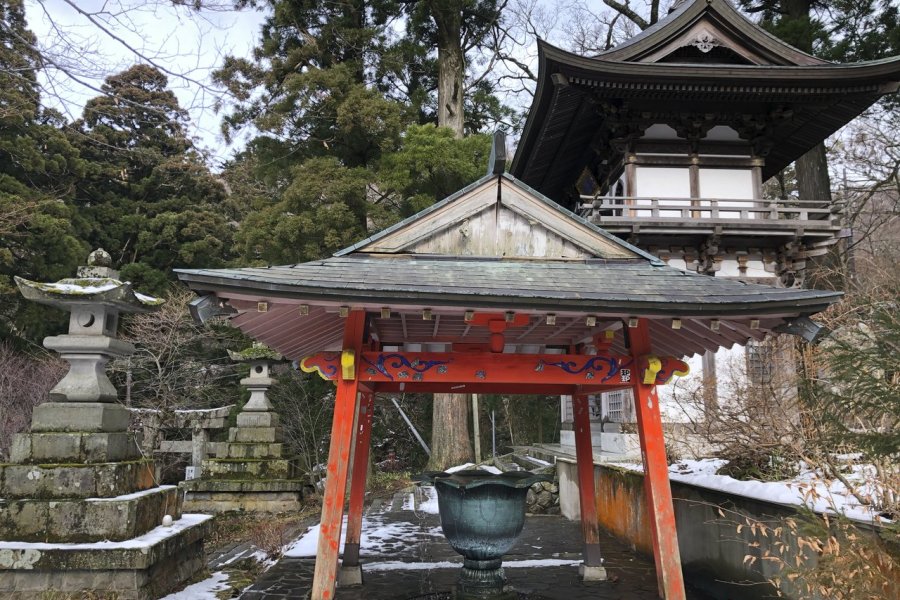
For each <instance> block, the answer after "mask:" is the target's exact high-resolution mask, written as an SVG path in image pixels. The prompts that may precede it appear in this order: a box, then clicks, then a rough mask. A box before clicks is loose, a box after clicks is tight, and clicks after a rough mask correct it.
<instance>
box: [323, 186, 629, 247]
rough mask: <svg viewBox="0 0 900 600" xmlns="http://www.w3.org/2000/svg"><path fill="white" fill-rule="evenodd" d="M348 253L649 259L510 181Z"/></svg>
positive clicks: (474, 191)
mask: <svg viewBox="0 0 900 600" xmlns="http://www.w3.org/2000/svg"><path fill="white" fill-rule="evenodd" d="M348 250H351V251H353V252H363V253H374V254H427V255H446V256H485V257H509V258H544V259H580V260H584V259H588V258H610V259H623V258H639V257H644V258H646V256H644V255H643V253H641V252H640V251H638V250H636V249H633V248H631V247H630V246H628V245H627V244H624V243H623V242H621V241H619V240H618V239H616V238H614V237H613V236H611V235H609V234H606V233H604V232H602V231H599V230H598V229H597V228H596V227H594V226H593V225H590V224H589V223H587V222H586V221H583V220H581V219H579V218H578V217H576V216H575V215H573V214H572V213H569V212H568V211H566V210H564V209H563V208H562V207H560V206H558V205H556V204H555V203H553V202H551V201H549V200H547V199H546V198H543V197H540V196H539V195H538V194H537V193H536V192H534V191H533V190H531V189H529V188H527V187H526V186H524V185H523V184H521V183H520V182H518V181H516V180H515V179H513V178H512V177H510V176H508V175H506V176H494V177H488V178H485V179H484V180H482V181H481V182H479V183H478V184H477V185H474V186H472V187H470V188H469V189H468V190H467V191H465V192H464V193H463V194H461V195H458V196H455V197H451V198H448V199H447V200H445V201H443V202H441V203H439V204H437V205H435V206H433V207H431V208H430V209H427V210H425V211H423V212H422V213H419V215H417V216H415V217H413V218H411V219H409V220H407V221H405V222H403V223H400V224H399V225H398V226H395V227H393V228H391V229H388V230H386V231H385V232H382V234H379V235H377V236H374V237H372V238H370V239H369V240H367V241H364V242H362V243H360V244H357V245H356V246H354V247H353V248H352V249H348ZM345 253H347V251H344V252H341V253H338V254H339V255H341V254H345Z"/></svg>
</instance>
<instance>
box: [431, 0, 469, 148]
mask: <svg viewBox="0 0 900 600" xmlns="http://www.w3.org/2000/svg"><path fill="white" fill-rule="evenodd" d="M432 16H433V18H434V22H435V25H437V40H438V49H437V50H438V126H440V127H449V128H450V129H452V130H453V133H454V135H455V136H456V137H457V138H462V137H463V125H464V124H465V115H464V109H463V93H464V91H465V90H464V87H463V86H464V78H465V71H466V56H465V52H464V51H463V48H462V40H461V38H462V6H460V3H459V2H448V1H446V0H444V1H440V0H438V1H436V2H433V3H432Z"/></svg>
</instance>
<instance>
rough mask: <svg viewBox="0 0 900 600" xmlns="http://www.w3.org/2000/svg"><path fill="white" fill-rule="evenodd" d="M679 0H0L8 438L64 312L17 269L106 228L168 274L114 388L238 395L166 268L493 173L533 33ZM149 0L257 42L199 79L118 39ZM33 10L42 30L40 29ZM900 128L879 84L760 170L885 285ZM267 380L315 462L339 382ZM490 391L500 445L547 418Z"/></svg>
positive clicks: (899, 30) (830, 43)
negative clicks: (238, 20)
mask: <svg viewBox="0 0 900 600" xmlns="http://www.w3.org/2000/svg"><path fill="white" fill-rule="evenodd" d="M26 4H28V6H26ZM670 4H671V2H666V1H662V2H660V0H646V1H643V0H638V1H629V0H625V1H623V2H618V1H616V0H604V1H603V2H600V1H599V0H595V1H588V0H572V1H559V2H551V1H538V0H445V1H441V0H346V1H343V0H292V1H288V0H235V2H233V3H230V2H216V1H215V0H211V1H209V2H207V1H204V0H195V1H192V2H187V1H183V0H171V1H166V0H155V1H154V2H141V3H129V2H127V1H123V2H109V3H102V4H101V3H97V7H96V10H95V9H94V8H91V6H92V5H91V3H83V2H74V1H69V0H60V1H58V2H49V1H47V2H37V1H35V2H31V3H25V2H23V1H22V0H4V1H0V457H2V455H3V453H4V452H5V449H6V447H7V445H8V441H9V436H10V435H11V433H13V432H14V431H17V430H21V429H22V428H24V427H25V426H27V424H28V422H29V420H30V409H31V407H32V406H33V405H34V404H36V403H38V402H40V401H42V400H43V399H44V398H45V397H46V391H47V389H49V387H51V386H52V385H53V383H54V382H55V380H56V379H57V378H58V377H59V375H60V373H61V366H60V365H59V363H58V362H57V361H56V360H55V359H54V358H53V357H50V356H48V355H46V354H45V353H43V351H42V350H41V348H40V341H41V339H42V338H43V337H44V336H45V335H51V334H55V333H59V332H61V331H62V330H63V329H64V326H65V318H64V317H65V315H63V314H61V313H57V312H53V311H51V310H48V309H45V308H43V307H41V306H38V305H34V304H27V303H25V302H23V301H22V299H21V297H20V296H19V294H18V292H17V291H16V289H15V286H14V285H13V282H12V277H13V275H18V276H21V277H25V278H27V279H32V280H37V281H55V280H57V279H59V278H61V277H66V276H71V275H73V274H74V271H75V268H76V267H77V265H79V264H82V263H83V262H84V259H85V257H86V256H87V254H88V252H90V251H91V250H92V249H94V248H98V247H102V248H104V249H105V250H106V251H107V252H109V253H110V254H111V255H112V257H113V260H114V263H115V264H116V266H118V267H119V268H120V270H121V273H122V278H123V279H124V280H128V281H132V282H133V283H134V284H135V287H136V288H137V289H139V290H141V291H144V292H147V293H152V294H157V295H161V296H165V297H167V298H169V303H168V304H167V307H166V308H165V309H163V310H162V311H161V312H160V313H158V314H156V315H151V316H140V317H136V318H133V319H131V320H129V321H127V322H126V323H125V325H124V335H125V336H126V337H128V338H129V339H131V340H133V341H134V342H135V343H136V344H137V345H138V348H139V349H138V352H137V353H136V354H135V356H133V357H132V358H130V359H128V360H124V361H120V362H118V363H116V364H114V365H112V370H113V374H114V376H115V378H116V381H117V383H118V384H119V388H120V390H123V396H124V397H123V400H124V401H125V402H126V403H128V404H129V405H132V406H136V407H149V408H156V409H160V410H163V411H171V410H174V409H178V408H192V409H193V408H208V407H215V406H223V405H227V404H232V403H234V402H235V401H238V403H240V400H241V397H240V394H241V392H240V390H239V389H238V387H237V383H236V382H237V380H238V379H239V378H240V377H241V373H240V372H239V369H237V368H234V367H232V366H231V365H230V364H229V362H228V359H227V355H226V350H227V349H233V350H240V349H242V348H245V347H247V346H248V345H249V344H250V340H248V339H246V338H244V337H243V336H241V335H240V334H239V333H238V332H236V331H235V330H233V329H231V328H229V327H227V325H225V324H223V323H214V324H211V325H207V326H202V327H201V326H198V325H196V324H195V323H193V322H192V321H191V320H190V317H189V316H188V313H187V310H186V303H187V301H188V300H189V299H190V294H189V293H186V292H185V291H184V290H183V289H179V288H178V287H177V285H175V283H174V277H173V275H172V269H173V268H178V267H186V268H190V267H209V268H215V267H226V266H251V265H266V264H287V263H298V262H303V261H307V260H312V259H316V258H321V257H324V256H328V255H330V254H331V253H332V252H334V251H336V250H338V249H340V248H342V247H345V246H348V245H350V244H352V243H354V242H355V241H357V240H359V239H362V238H364V237H365V236H366V235H367V233H368V232H372V231H377V230H379V229H381V228H383V227H386V226H388V225H390V224H392V223H394V222H396V221H398V220H400V219H402V218H404V217H406V216H409V215H411V214H413V213H415V212H416V211H418V210H421V209H423V208H425V207H427V206H429V205H430V204H432V203H434V202H435V201H438V200H440V199H442V198H443V197H445V196H447V195H449V194H450V193H452V192H454V191H456V190H457V189H459V188H461V187H463V186H465V185H467V184H468V183H471V182H472V181H474V180H475V179H477V178H478V177H479V176H481V175H482V174H483V173H484V170H485V167H486V165H487V158H488V152H489V145H490V135H489V134H490V132H492V131H495V130H498V129H502V130H505V131H507V132H508V133H509V134H511V139H513V140H514V139H515V137H516V136H517V134H518V131H519V129H520V127H521V125H522V123H523V119H524V115H525V111H526V110H527V107H528V105H529V104H530V100H531V96H530V94H531V91H532V89H533V86H534V82H535V80H536V77H537V72H536V43H535V41H536V39H537V38H538V37H540V38H543V39H547V40H549V41H551V42H552V43H555V44H557V45H559V46H561V47H563V48H565V49H568V50H572V51H575V52H579V53H584V54H592V53H596V52H599V51H602V50H604V49H606V48H609V47H612V46H614V45H615V44H616V43H618V42H620V41H622V40H624V39H627V38H628V37H630V36H632V35H634V34H636V33H638V32H639V31H640V30H642V29H645V28H647V27H649V26H651V25H652V24H653V23H655V22H656V21H657V20H659V19H660V18H662V17H663V16H664V15H665V14H666V12H667V10H668V8H669V5H670ZM148 5H149V6H154V5H155V6H157V7H158V8H160V9H162V8H165V9H166V10H176V11H178V14H179V18H182V19H184V20H185V21H186V22H191V21H192V20H202V19H204V18H207V17H208V16H209V15H210V14H214V13H217V12H222V11H237V13H238V14H251V13H252V14H253V15H255V16H254V17H253V22H254V23H259V22H260V21H261V22H262V25H261V26H260V28H259V31H258V35H257V43H256V45H255V47H254V49H253V50H252V52H251V53H249V54H248V55H246V56H229V55H221V56H218V57H217V58H216V64H215V65H214V67H215V68H214V72H213V74H212V76H211V77H210V78H208V79H206V78H204V79H199V78H197V77H195V75H194V72H193V71H192V70H190V69H185V68H182V67H178V66H173V64H175V63H172V62H170V61H168V60H167V58H166V57H165V56H161V55H158V54H154V55H150V54H148V53H146V52H145V51H144V50H142V48H140V47H137V46H135V45H134V44H133V43H128V42H126V41H124V40H125V39H126V37H125V36H124V35H123V33H122V32H128V33H129V34H134V35H140V33H141V28H142V27H144V26H145V25H146V22H145V21H142V20H139V19H137V18H136V17H135V15H136V14H137V13H135V12H134V11H136V10H137V7H142V10H146V8H147V6H148ZM739 5H740V6H739V7H740V8H741V9H742V10H743V11H745V14H747V15H748V17H749V18H751V19H755V20H757V21H758V22H760V23H761V24H762V25H763V26H764V27H765V28H767V29H768V30H770V31H771V32H772V33H774V34H775V35H777V36H779V37H781V38H782V39H785V40H786V41H788V42H789V43H791V44H793V45H794V46H796V47H798V48H800V49H803V50H806V51H808V52H811V53H813V54H816V55H818V56H822V57H825V58H828V59H832V60H836V61H840V62H853V61H857V60H872V59H877V58H882V57H885V56H891V55H896V54H900V16H898V12H900V10H898V6H900V2H897V1H896V0H861V1H850V0H838V1H833V2H832V1H830V2H819V1H817V0H740V2H739ZM26 8H27V10H26ZM63 9H66V10H75V11H76V12H77V14H78V15H80V17H81V18H82V19H83V20H84V26H85V27H88V28H89V29H88V31H93V35H96V36H100V37H104V38H105V39H109V40H112V42H113V43H120V45H121V46H122V49H123V52H124V53H125V55H126V56H129V57H130V58H131V59H133V63H134V64H133V65H132V66H128V67H126V68H123V69H122V70H120V71H119V72H115V73H103V74H102V77H100V79H101V80H102V83H96V84H95V83H93V82H94V81H97V79H96V77H97V76H98V73H97V64H98V63H97V62H96V61H95V60H92V57H91V55H90V53H88V52H86V51H83V48H84V47H82V46H81V45H80V44H82V43H83V42H80V41H79V40H84V39H85V38H84V36H85V33H84V31H85V30H84V29H82V30H79V31H78V32H76V31H75V30H73V29H70V25H68V24H67V22H65V21H64V20H63V19H62V18H58V19H56V20H54V17H55V16H56V15H60V14H61V13H60V12H57V11H60V10H63ZM33 14H41V15H42V17H41V18H42V19H45V20H47V21H48V22H49V23H50V30H51V31H53V32H54V35H53V36H51V37H46V38H41V39H39V38H38V37H37V36H35V35H34V33H33V32H32V31H31V29H30V27H29V23H28V21H27V16H28V15H33ZM91 28H92V29H91ZM128 39H131V38H128ZM64 83H67V85H68V86H74V87H78V88H79V89H81V93H86V92H85V90H87V93H88V95H89V96H90V98H89V99H88V100H87V101H86V102H85V103H84V106H83V108H82V109H81V111H80V113H79V114H74V115H67V114H64V113H62V112H60V111H59V110H58V109H59V108H60V107H62V106H66V107H70V106H71V102H68V101H67V100H66V97H67V92H66V91H65V90H66V89H68V88H67V86H66V85H63V84H64ZM173 85H175V86H180V87H181V86H183V87H187V88H188V89H194V90H196V94H195V95H194V96H192V97H193V98H195V99H197V100H196V102H197V104H198V105H199V104H201V103H202V104H204V105H205V106H211V107H214V108H215V109H217V111H218V113H217V114H218V115H219V118H220V119H221V135H222V138H221V139H222V142H221V143H222V144H223V145H224V144H230V143H231V142H232V141H233V140H241V143H240V144H237V146H238V148H239V149H238V150H236V151H235V152H234V153H233V154H232V155H231V156H228V157H226V158H225V159H224V160H223V159H222V157H221V156H217V155H216V152H210V151H209V150H208V149H207V150H205V149H204V148H203V143H202V142H201V141H200V140H198V139H196V138H195V137H194V135H193V134H192V132H194V131H195V128H194V127H193V125H192V123H191V120H190V115H191V114H196V109H197V108H198V106H195V105H192V104H190V103H189V104H188V105H182V104H181V103H179V101H178V97H177V96H176V94H175V93H174V92H173V89H172V86H173ZM898 130H900V112H898V110H897V108H896V102H895V101H891V100H890V99H889V100H886V101H885V102H883V103H881V104H880V105H878V106H877V107H875V108H874V109H872V111H870V113H869V114H868V115H866V116H864V117H862V118H860V119H858V120H857V121H855V122H854V123H853V124H852V125H850V126H849V127H848V128H846V129H845V130H844V131H842V132H841V133H839V134H838V135H836V136H835V137H834V138H833V139H832V140H831V141H830V142H829V144H827V146H823V147H822V148H820V149H817V150H816V151H814V152H813V153H811V155H810V157H806V158H804V159H802V160H801V161H798V163H797V165H796V167H795V168H790V169H788V170H786V171H785V172H784V173H782V174H781V175H780V176H779V177H778V178H777V181H776V185H771V186H770V189H771V193H773V194H777V195H792V194H797V193H802V194H804V196H808V197H826V196H827V197H830V198H831V199H832V200H833V201H834V202H838V203H840V204H841V206H842V207H844V211H845V213H844V214H845V215H846V218H847V226H848V227H849V228H853V230H854V237H853V238H852V240H851V241H850V242H849V243H847V244H844V245H843V246H842V247H841V249H840V251H841V252H842V256H841V257H840V258H839V259H838V260H836V261H835V264H836V265H838V268H839V269H841V270H842V271H843V272H842V273H841V275H840V280H841V281H843V282H846V285H848V286H850V287H851V288H852V287H853V286H859V287H861V288H865V289H867V290H868V289H870V288H871V286H872V285H884V284H883V281H882V279H879V278H878V277H876V276H875V275H876V274H881V273H884V272H885V270H886V269H885V266H886V265H892V264H894V265H895V264H896V262H897V260H898V259H900V242H898V226H897V216H898V213H900V201H898V198H900V179H898V168H900V148H898V145H897V140H896V133H895V132H896V131H898ZM205 143H206V144H207V145H208V144H209V141H208V140H207V141H206V142H205ZM825 161H827V165H828V166H827V168H818V169H817V168H815V167H816V166H817V165H819V166H821V165H824V164H825ZM810 165H812V167H810ZM810 174H813V175H810ZM804 188H805V189H806V192H804ZM798 189H799V192H798ZM810 190H812V191H810ZM888 270H891V271H893V270H892V269H888ZM876 281H877V283H873V282H876ZM273 397H274V399H275V400H276V402H277V403H278V405H279V406H280V408H281V410H282V411H283V412H284V413H285V414H286V415H287V416H288V426H289V431H291V432H293V433H292V437H291V440H292V443H293V444H294V450H295V451H296V452H298V453H300V454H302V455H304V456H306V457H307V462H308V466H309V467H310V469H311V468H312V467H313V466H314V465H316V464H318V463H319V462H321V460H320V459H321V457H322V456H323V455H324V454H323V452H324V451H325V449H327V438H328V429H329V423H330V413H329V410H330V402H331V401H332V400H333V398H332V396H331V394H330V388H329V387H328V386H326V385H324V384H322V383H321V382H318V381H316V380H312V379H310V378H309V377H307V376H306V375H305V374H302V373H299V372H297V371H296V370H293V369H289V368H288V369H285V370H284V372H283V373H282V375H281V377H280V383H279V385H278V386H277V387H276V389H275V390H274V391H273ZM397 400H398V401H399V403H400V405H401V406H402V407H403V408H404V410H405V411H406V412H407V413H408V414H409V416H410V418H411V420H412V422H413V423H414V424H415V426H416V427H417V428H418V429H419V430H420V431H421V432H422V433H423V435H424V437H425V439H426V440H430V439H432V437H431V433H432V422H435V423H439V422H440V419H441V418H444V419H447V418H457V419H459V418H462V419H467V418H471V417H468V416H467V415H468V414H469V413H468V412H467V406H468V404H467V401H466V399H465V397H458V398H443V399H440V398H439V399H438V400H437V401H435V402H433V401H432V399H431V398H430V397H410V396H406V397H399V398H397ZM481 406H482V412H481V431H482V432H483V436H484V439H483V440H482V447H483V448H490V437H489V436H490V430H491V427H490V420H489V417H490V415H492V414H493V415H494V416H495V417H496V426H497V432H498V446H499V447H500V448H504V447H507V446H509V445H512V444H522V443H528V442H540V441H546V442H551V441H554V439H556V437H557V436H558V429H559V400H558V398H541V397H535V398H517V399H515V400H513V401H510V399H509V398H503V397H486V398H483V399H482V403H481ZM377 411H378V412H377V413H376V429H375V432H374V439H375V440H377V441H376V447H375V448H374V455H375V460H376V461H383V460H385V459H386V458H387V457H388V456H389V455H390V454H391V453H392V452H393V453H395V454H396V456H398V457H400V459H401V460H402V461H403V462H405V464H406V465H407V466H409V467H414V468H418V467H421V466H423V465H424V463H425V462H426V459H427V456H426V455H425V453H424V452H423V450H422V449H421V448H420V446H419V444H418V442H417V441H416V440H415V438H414V436H413V435H412V434H411V432H410V431H409V429H408V428H407V427H406V425H405V424H404V423H403V422H402V420H401V419H400V418H399V415H398V413H397V410H396V409H395V408H394V406H393V404H392V403H391V402H390V400H389V399H387V398H381V399H379V401H378V405H377ZM454 411H455V412H454ZM460 411H461V412H460ZM432 417H434V421H433V419H432ZM435 430H437V431H439V430H440V428H439V427H435ZM454 444H456V445H455V446H454ZM432 450H434V451H435V452H436V453H438V454H439V456H438V457H436V458H435V460H433V461H432V466H435V467H444V466H448V465H450V464H454V463H456V462H460V461H461V460H463V459H466V458H470V457H471V455H472V447H471V445H470V444H469V442H468V440H456V441H455V442H454V441H453V440H437V441H436V442H435V443H432Z"/></svg>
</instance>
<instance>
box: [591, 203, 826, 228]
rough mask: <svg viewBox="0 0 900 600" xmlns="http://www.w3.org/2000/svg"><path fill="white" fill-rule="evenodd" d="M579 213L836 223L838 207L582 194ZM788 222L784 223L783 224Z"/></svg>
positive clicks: (615, 218)
mask: <svg viewBox="0 0 900 600" xmlns="http://www.w3.org/2000/svg"><path fill="white" fill-rule="evenodd" d="M581 200H582V202H581V204H580V206H579V211H578V213H579V214H580V215H581V216H582V217H585V218H587V219H590V220H592V221H594V222H595V223H599V224H602V223H604V222H621V221H625V220H627V221H633V220H642V219H648V220H661V221H685V222H698V221H699V222H709V221H731V222H733V221H747V220H765V221H768V222H771V221H790V222H793V223H796V222H809V223H811V224H818V225H820V226H821V225H839V216H840V208H839V207H838V206H836V205H829V204H828V203H826V202H824V201H818V200H793V199H791V200H757V199H747V200H742V199H730V198H729V199H723V198H699V199H698V198H640V197H622V196H603V197H598V198H594V197H591V196H582V197H581ZM785 224H787V223H785Z"/></svg>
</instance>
